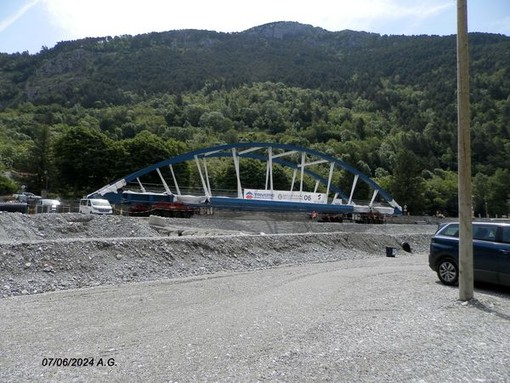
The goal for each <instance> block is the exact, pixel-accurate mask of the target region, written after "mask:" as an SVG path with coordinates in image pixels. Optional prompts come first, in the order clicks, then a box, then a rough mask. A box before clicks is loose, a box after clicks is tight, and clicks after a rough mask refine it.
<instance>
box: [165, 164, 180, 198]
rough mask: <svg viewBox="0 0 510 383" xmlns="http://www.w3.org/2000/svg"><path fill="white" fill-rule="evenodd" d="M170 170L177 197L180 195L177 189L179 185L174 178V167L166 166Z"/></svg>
mask: <svg viewBox="0 0 510 383" xmlns="http://www.w3.org/2000/svg"><path fill="white" fill-rule="evenodd" d="M168 167H169V168H170V173H172V179H173V180H174V185H175V190H176V191H177V195H181V190H180V189H179V184H178V183H177V178H176V177H175V173H174V167H173V166H172V165H168Z"/></svg>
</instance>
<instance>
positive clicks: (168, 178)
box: [87, 142, 402, 216]
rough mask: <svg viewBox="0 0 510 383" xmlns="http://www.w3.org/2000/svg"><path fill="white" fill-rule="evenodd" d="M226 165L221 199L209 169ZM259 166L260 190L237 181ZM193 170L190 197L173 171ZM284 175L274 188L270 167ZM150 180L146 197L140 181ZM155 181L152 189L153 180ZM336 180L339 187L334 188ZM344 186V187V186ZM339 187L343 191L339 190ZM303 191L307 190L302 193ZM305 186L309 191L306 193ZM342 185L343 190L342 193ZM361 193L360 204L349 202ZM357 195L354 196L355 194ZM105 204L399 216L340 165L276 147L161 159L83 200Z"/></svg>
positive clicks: (383, 194)
mask: <svg viewBox="0 0 510 383" xmlns="http://www.w3.org/2000/svg"><path fill="white" fill-rule="evenodd" d="M217 159H222V161H231V164H233V167H234V169H235V172H234V173H235V176H234V177H235V185H236V190H234V191H233V195H232V193H230V195H225V193H224V192H222V191H218V190H215V189H214V188H211V184H213V183H212V182H211V179H210V174H211V172H210V169H209V167H210V166H211V163H212V162H214V161H217ZM246 160H250V161H261V162H262V164H263V166H265V186H264V187H263V188H260V186H259V188H256V187H254V186H253V184H252V182H251V181H252V180H250V179H242V177H241V171H240V161H246ZM182 163H188V166H189V165H192V166H194V167H196V168H195V172H194V173H195V174H196V177H197V178H198V180H196V181H195V184H198V185H200V187H199V189H198V190H196V189H195V190H194V192H193V193H189V192H186V190H188V189H186V185H184V184H183V181H189V180H179V179H178V172H177V171H175V169H176V167H178V166H179V164H182ZM278 166H280V167H283V168H284V169H286V170H285V171H286V172H287V174H288V175H289V177H288V178H289V181H290V182H289V185H288V188H286V189H283V188H281V187H279V188H275V182H274V170H275V167H278ZM149 177H150V179H151V180H152V183H151V187H152V189H151V191H148V190H149V188H148V186H147V184H146V183H145V181H144V180H145V179H149ZM154 179H156V180H159V182H158V183H157V187H156V189H154V182H153V180H154ZM339 180H342V182H339ZM346 181H347V182H346ZM340 184H342V185H344V188H343V189H342V188H341V186H340ZM306 185H308V187H309V188H308V189H307V188H306ZM310 185H313V186H312V187H311V188H310ZM345 185H349V186H348V188H347V190H345V189H346V188H345ZM360 188H361V189H362V190H363V194H364V195H365V196H366V198H365V199H361V200H360V199H355V198H354V197H355V196H356V191H357V190H359V189H360ZM358 194H359V193H358ZM87 197H89V198H106V199H108V200H109V201H110V202H111V203H112V204H127V205H129V204H135V203H146V204H151V203H156V202H159V201H167V202H169V203H180V204H185V205H189V206H193V207H210V208H216V209H239V210H254V211H272V212H317V213H325V214H365V213H377V214H381V215H385V216H386V215H399V214H401V213H402V208H401V207H400V205H399V204H398V203H397V202H396V201H395V200H394V199H393V197H392V196H391V195H390V194H389V193H388V192H387V191H386V190H384V189H383V188H382V187H380V186H379V185H378V184H377V183H376V182H375V181H374V180H372V179H371V178H370V177H368V176H367V175H366V174H363V173H362V172H360V171H359V170H357V169H355V168H354V167H352V166H351V165H349V164H347V163H346V162H344V161H342V160H340V159H337V158H334V157H332V156H330V155H328V154H325V153H321V152H319V151H316V150H312V149H308V148H304V147H299V146H295V145H289V144H279V143H263V142H252V143H235V144H226V145H218V146H213V147H208V148H203V149H198V150H194V151H191V152H188V153H184V154H180V155H177V156H174V157H171V158H167V159H165V160H163V161H160V162H158V163H156V164H153V165H150V166H147V167H146V168H143V169H140V170H138V171H135V172H134V173H131V174H129V175H127V176H125V177H123V178H121V179H119V180H116V181H114V182H112V183H110V184H108V185H106V186H104V187H102V188H101V189H99V190H97V191H95V192H93V193H91V194H89V195H88V196H87Z"/></svg>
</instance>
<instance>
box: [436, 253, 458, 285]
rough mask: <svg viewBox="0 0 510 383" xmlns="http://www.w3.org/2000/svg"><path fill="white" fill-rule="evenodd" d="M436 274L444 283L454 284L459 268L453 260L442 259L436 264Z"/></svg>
mask: <svg viewBox="0 0 510 383" xmlns="http://www.w3.org/2000/svg"><path fill="white" fill-rule="evenodd" d="M437 276H438V277H439V280H440V281H441V282H442V283H444V284H445V285H449V286H453V285H456V284H457V281H458V280H459V268H458V266H457V264H456V263H455V262H454V261H453V260H451V259H448V258H447V259H443V260H442V261H441V262H439V265H438V266H437Z"/></svg>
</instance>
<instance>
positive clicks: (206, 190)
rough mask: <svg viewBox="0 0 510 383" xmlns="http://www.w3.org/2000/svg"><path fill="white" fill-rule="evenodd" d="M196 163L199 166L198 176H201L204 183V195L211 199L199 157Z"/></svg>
mask: <svg viewBox="0 0 510 383" xmlns="http://www.w3.org/2000/svg"><path fill="white" fill-rule="evenodd" d="M194 157H195V163H196V164H197V168H198V174H199V175H200V181H202V188H203V189H204V194H205V196H206V197H207V198H210V197H211V195H210V194H209V190H208V189H207V185H206V183H205V180H204V175H203V174H202V169H201V166H200V161H199V160H198V156H197V155H195V156H194Z"/></svg>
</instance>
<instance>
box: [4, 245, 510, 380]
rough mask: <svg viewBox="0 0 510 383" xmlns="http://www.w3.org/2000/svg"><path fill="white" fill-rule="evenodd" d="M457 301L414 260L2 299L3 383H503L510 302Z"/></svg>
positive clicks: (508, 361)
mask: <svg viewBox="0 0 510 383" xmlns="http://www.w3.org/2000/svg"><path fill="white" fill-rule="evenodd" d="M457 298H458V290H457V289H456V288H450V287H446V286H443V285H441V284H439V283H438V282H437V281H436V278H435V276H434V275H433V273H431V272H430V271H429V270H427V267H426V256H425V255H423V254H422V255H404V256H401V257H396V258H385V257H377V258H367V259H358V260H343V261H337V262H328V263H320V264H303V265H293V266H287V267H278V268H272V269H266V270H255V271H249V272H223V273H216V274H214V275H208V276H201V277H188V278H176V279H171V280H165V281H154V282H145V283H129V284H123V285H121V286H101V287H95V288H86V289H77V290H69V291H58V292H52V293H45V294H39V295H31V296H18V297H11V298H6V299H2V300H0V321H1V323H2V327H3V329H2V330H3V331H2V332H1V334H0V343H1V344H2V348H1V349H0V381H2V382H125V381H129V382H264V381H267V382H308V381H317V382H507V381H508V380H509V376H510V348H509V347H508V345H509V344H510V331H509V329H510V300H509V293H508V291H504V290H498V289H495V288H488V287H482V288H477V290H476V298H477V300H476V301H475V302H473V303H470V304H462V303H460V302H459V301H458V300H457ZM45 358H78V360H79V358H94V360H95V364H97V363H100V362H99V361H100V360H102V361H103V363H104V364H105V365H104V366H87V367H84V366H82V367H70V366H66V367H64V366H60V367H59V366H52V367H49V366H46V367H43V366H42V363H43V361H44V360H45ZM108 362H110V363H111V364H114V365H113V366H108V365H107V363H108Z"/></svg>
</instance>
